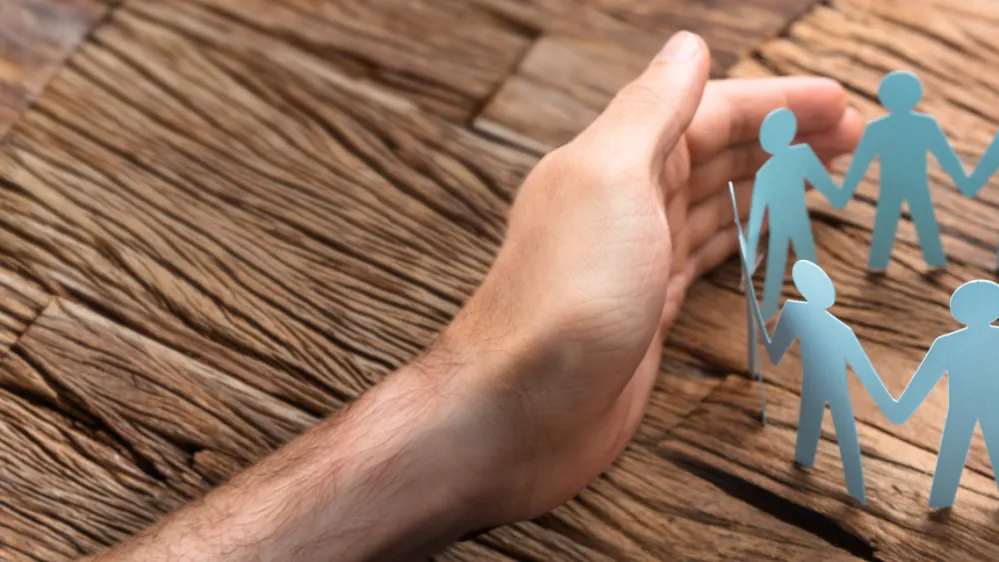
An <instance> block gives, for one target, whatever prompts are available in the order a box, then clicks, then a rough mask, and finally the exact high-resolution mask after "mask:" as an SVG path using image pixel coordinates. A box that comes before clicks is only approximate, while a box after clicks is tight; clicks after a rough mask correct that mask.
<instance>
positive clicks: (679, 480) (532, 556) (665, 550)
mask: <svg viewBox="0 0 999 562" xmlns="http://www.w3.org/2000/svg"><path fill="white" fill-rule="evenodd" d="M536 524H537V525H540V526H541V527H542V528H543V529H546V530H548V532H547V533H542V532H540V531H539V530H537V529H531V528H530V527H526V528H525V527H523V526H522V525H518V526H514V527H507V528H503V529H500V530H497V531H495V532H492V533H490V534H488V535H486V536H484V537H481V538H479V539H477V540H478V541H480V542H482V543H484V544H487V545H489V546H490V547H492V548H494V549H495V550H498V551H500V552H502V553H505V554H507V555H509V556H511V557H512V558H514V559H518V560H649V561H652V560H754V559H772V558H775V557H777V556H778V555H779V556H780V558H781V559H782V560H815V559H822V560H853V559H856V558H855V557H854V556H853V555H851V554H850V553H849V552H847V551H845V550H843V549H841V548H839V547H838V546H836V545H833V544H830V543H829V542H827V541H825V540H823V539H821V538H819V537H817V536H815V535H813V534H811V533H809V532H807V531H804V530H802V529H800V528H798V527H797V526H795V525H794V524H793V523H788V522H785V521H781V520H779V519H778V518H776V517H774V516H772V515H770V514H768V513H765V512H763V511H760V510H759V509H757V508H756V507H753V506H752V505H750V504H748V503H745V502H744V501H742V500H740V499H737V498H733V497H731V496H730V495H729V494H728V493H726V492H725V491H724V490H722V489H721V488H719V487H717V486H715V485H714V484H713V483H711V482H710V481H708V480H707V479H704V478H701V477H699V476H697V475H696V474H694V473H693V472H691V471H689V470H686V469H685V468H683V467H681V466H680V465H678V464H675V463H672V462H668V461H666V460H664V459H662V458H658V457H656V456H655V455H653V454H652V453H650V452H649V451H647V450H646V449H645V448H643V447H640V446H632V447H630V448H629V449H628V450H626V451H625V452H624V454H622V456H621V457H619V458H618V460H617V461H615V463H614V465H613V466H612V467H611V468H610V469H609V470H608V471H607V472H606V473H605V474H604V475H603V476H601V477H600V478H598V479H597V480H595V481H594V482H593V483H591V484H590V486H588V487H587V488H586V489H585V490H584V491H583V492H581V493H580V494H579V496H578V497H577V498H576V499H574V500H573V501H571V502H569V503H568V504H566V505H564V506H562V507H559V508H558V509H556V510H555V511H554V512H552V513H551V514H548V515H545V516H543V517H541V518H539V519H538V520H537V521H536ZM532 525H533V524H532ZM565 537H569V538H571V539H572V542H567V541H566V540H565ZM451 559H462V558H457V557H453V558H451ZM466 559H470V558H466Z"/></svg>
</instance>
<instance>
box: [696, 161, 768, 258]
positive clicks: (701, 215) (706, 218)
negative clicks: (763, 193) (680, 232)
mask: <svg viewBox="0 0 999 562" xmlns="http://www.w3.org/2000/svg"><path fill="white" fill-rule="evenodd" d="M733 187H734V188H735V201H736V205H737V206H738V207H739V214H740V215H741V216H740V218H741V219H744V218H746V217H748V216H749V204H750V202H751V200H752V197H753V181H752V180H742V181H739V182H733ZM734 213H735V212H734V211H733V210H732V198H731V196H730V195H729V192H728V187H727V185H726V188H725V189H724V190H720V191H718V192H717V193H716V194H714V195H713V196H711V197H710V198H708V199H705V200H704V201H702V202H700V203H698V204H697V205H695V206H694V207H693V208H691V210H690V212H689V213H688V215H687V230H688V234H687V236H688V244H689V249H688V256H689V257H692V256H694V255H696V254H697V253H698V252H699V251H700V250H701V248H702V246H704V245H705V244H707V243H708V242H709V241H710V240H711V239H712V238H713V237H714V235H715V234H717V233H718V232H719V231H722V230H725V229H727V228H730V227H733V226H734V225H735V216H734ZM688 261H689V260H688Z"/></svg>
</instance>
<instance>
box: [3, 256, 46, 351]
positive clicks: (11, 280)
mask: <svg viewBox="0 0 999 562" xmlns="http://www.w3.org/2000/svg"><path fill="white" fill-rule="evenodd" d="M50 299H51V296H50V295H49V294H48V293H47V292H46V291H45V289H43V288H42V287H40V286H39V285H38V284H37V283H34V282H32V281H29V280H27V279H25V278H24V277H23V276H21V275H19V274H17V273H15V272H14V271H11V270H9V269H7V268H4V267H2V266H0V357H2V356H3V355H4V354H6V352H7V350H8V349H10V346H12V345H14V342H16V341H17V339H18V338H19V337H21V334H23V333H24V331H25V330H26V329H27V328H28V325H29V324H31V322H33V321H34V319H35V318H36V317H38V315H39V314H41V312H42V309H43V308H45V306H46V305H47V304H48V303H49V300H50Z"/></svg>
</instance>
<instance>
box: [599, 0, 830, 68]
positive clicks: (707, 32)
mask: <svg viewBox="0 0 999 562" xmlns="http://www.w3.org/2000/svg"><path fill="white" fill-rule="evenodd" d="M585 1H586V2H587V3H589V4H592V5H594V6H597V7H598V8H600V10H601V11H603V12H605V13H607V14H610V15H611V16H613V17H615V18H616V19H620V20H622V21H625V22H628V23H630V24H632V25H635V26H636V27H640V28H643V29H647V30H650V31H653V32H655V33H657V34H658V35H659V36H660V37H666V36H669V35H672V34H674V33H676V32H677V31H680V30H683V29H686V30H688V31H694V32H696V33H699V34H701V35H702V36H703V37H704V40H705V41H707V43H708V45H709V46H710V47H711V70H712V73H713V74H714V75H715V76H721V75H724V74H725V72H726V71H727V70H728V69H729V68H731V67H732V65H734V64H735V63H736V62H738V60H739V59H741V58H743V57H744V56H746V55H748V54H749V52H750V51H751V50H752V49H753V48H755V47H757V46H758V45H759V44H760V43H761V42H763V41H765V40H769V39H771V38H773V37H775V36H777V35H778V34H779V33H780V32H781V31H782V30H783V29H784V28H785V27H786V26H787V25H788V24H789V23H790V22H792V21H795V20H797V19H798V18H800V17H801V16H802V15H804V14H805V13H806V12H807V11H808V10H809V9H810V8H811V7H812V6H813V5H815V4H817V3H818V0H757V1H755V2H744V1H742V0H720V1H719V0H716V1H712V2H703V1H700V0H681V1H678V2H658V1H655V0H585Z"/></svg>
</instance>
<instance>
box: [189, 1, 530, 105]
mask: <svg viewBox="0 0 999 562" xmlns="http://www.w3.org/2000/svg"><path fill="white" fill-rule="evenodd" d="M198 1H199V2H200V3H201V4H203V5H204V8H203V9H201V10H199V11H198V13H199V15H198V19H199V21H200V23H201V26H200V27H199V29H198V33H203V34H206V35H210V34H214V33H217V32H218V31H219V30H220V29H223V30H226V31H228V32H229V33H228V34H227V35H228V39H229V41H230V43H231V44H235V43H237V42H239V41H241V40H252V41H253V42H254V46H253V48H257V49H261V50H263V49H267V50H271V49H278V50H279V52H276V53H272V55H273V56H283V57H286V58H287V59H289V60H299V61H301V60H309V59H311V60H312V61H313V62H315V63H316V64H323V65H335V66H336V67H337V68H338V69H340V70H341V71H343V72H345V73H346V74H347V75H349V76H351V77H353V78H355V79H357V80H359V81H370V82H373V83H378V84H381V85H383V86H387V87H389V88H390V89H392V90H394V91H396V92H400V93H403V94H405V95H406V96H407V97H409V98H411V99H413V100H415V101H416V102H417V103H418V104H420V106H421V107H423V108H425V109H429V110H432V111H434V112H435V113H438V114H440V115H444V116H447V117H449V118H452V119H464V118H467V117H468V116H469V115H470V114H471V113H472V112H473V111H475V110H477V109H478V108H479V107H481V105H482V104H483V103H484V102H485V101H486V100H487V99H488V97H489V96H490V95H492V93H493V92H494V91H495V90H496V88H498V87H499V85H500V83H501V82H502V81H503V80H504V79H505V78H506V76H507V75H508V74H509V73H511V72H512V71H513V70H514V68H515V67H516V64H517V61H518V60H519V59H520V57H521V56H522V54H523V52H524V51H525V50H526V49H527V48H528V46H530V44H531V42H532V41H533V40H534V39H535V37H536V32H535V31H534V30H533V29H532V28H531V27H528V26H527V25H525V19H526V20H528V21H531V20H535V19H536V18H538V17H539V14H537V13H526V11H525V10H517V11H512V12H511V10H499V9H497V7H496V6H491V5H490V4H505V3H501V2H465V1H461V0H419V1H415V2H414V1H407V0H377V1H372V2H349V1H343V0H335V1H324V2H295V1H290V0H285V1H281V2H275V1H272V0H198ZM533 11H534V12H536V11H537V9H535V10H533ZM241 28H252V29H254V31H255V32H254V34H253V36H252V38H249V36H246V39H244V38H241V37H240V36H239V35H238V34H237V33H232V30H234V29H241ZM248 46H249V45H248Z"/></svg>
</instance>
